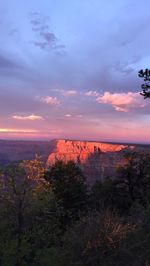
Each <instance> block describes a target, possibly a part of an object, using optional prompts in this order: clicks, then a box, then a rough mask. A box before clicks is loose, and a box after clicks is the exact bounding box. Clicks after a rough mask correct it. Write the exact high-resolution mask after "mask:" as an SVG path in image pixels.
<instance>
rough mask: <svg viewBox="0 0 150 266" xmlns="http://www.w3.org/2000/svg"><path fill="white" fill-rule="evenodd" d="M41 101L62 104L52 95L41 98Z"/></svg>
mask: <svg viewBox="0 0 150 266" xmlns="http://www.w3.org/2000/svg"><path fill="white" fill-rule="evenodd" d="M40 101H41V102H43V103H47V104H51V105H57V104H60V101H58V99H57V98H56V97H52V96H45V97H42V98H41V99H40Z"/></svg>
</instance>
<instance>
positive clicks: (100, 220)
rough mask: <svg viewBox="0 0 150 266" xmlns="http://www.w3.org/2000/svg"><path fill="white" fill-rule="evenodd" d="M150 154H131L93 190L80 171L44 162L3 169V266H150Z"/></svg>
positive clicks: (0, 261) (0, 207)
mask: <svg viewBox="0 0 150 266" xmlns="http://www.w3.org/2000/svg"><path fill="white" fill-rule="evenodd" d="M149 162H150V155H149V154H146V153H142V152H139V153H135V152H131V153H126V155H125V164H124V165H123V166H122V167H120V168H119V169H118V173H117V175H116V178H115V179H113V180H112V179H111V178H108V179H106V180H105V181H104V182H97V183H96V184H95V185H94V186H93V187H92V188H91V189H89V190H87V186H86V183H85V181H86V180H85V178H84V176H83V173H82V172H81V170H80V168H79V167H78V166H76V165H75V163H74V162H72V161H70V162H68V163H64V162H62V161H57V162H56V164H55V165H53V166H52V167H51V168H50V169H45V166H44V164H43V163H42V162H41V159H40V158H39V157H36V158H35V160H32V161H23V162H22V163H21V164H18V165H17V164H16V165H8V166H7V167H4V168H3V169H1V170H0V265H2V266H43V265H44V266H50V265H52V266H63V265H64V266H66V265H69V266H71V265H72V266H73V265H76V266H99V265H101V266H126V265H128V266H130V265H132V266H148V265H150V256H149V254H150V233H149V232H150V163H149Z"/></svg>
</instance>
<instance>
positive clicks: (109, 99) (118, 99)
mask: <svg viewBox="0 0 150 266" xmlns="http://www.w3.org/2000/svg"><path fill="white" fill-rule="evenodd" d="M96 101H97V102H98V103H104V104H110V105H112V106H113V108H114V109H115V110H116V111H118V112H128V111H130V110H131V109H134V108H143V107H144V106H145V105H146V103H145V101H144V99H143V97H141V96H140V94H139V92H127V93H110V92H108V91H106V92H105V93H104V95H103V96H99V97H98V98H97V99H96Z"/></svg>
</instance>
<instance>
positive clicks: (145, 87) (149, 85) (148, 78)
mask: <svg viewBox="0 0 150 266" xmlns="http://www.w3.org/2000/svg"><path fill="white" fill-rule="evenodd" d="M138 75H139V77H140V78H144V82H145V83H144V84H142V85H141V88H142V93H140V94H141V95H142V96H144V99H146V98H150V70H149V69H145V71H144V70H143V69H141V70H140V71H139V73H138Z"/></svg>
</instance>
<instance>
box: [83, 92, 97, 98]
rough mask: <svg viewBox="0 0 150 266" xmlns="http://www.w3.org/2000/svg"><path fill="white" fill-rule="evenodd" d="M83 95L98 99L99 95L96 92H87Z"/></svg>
mask: <svg viewBox="0 0 150 266" xmlns="http://www.w3.org/2000/svg"><path fill="white" fill-rule="evenodd" d="M85 95H86V96H90V97H98V96H99V93H98V92H97V91H88V92H86V93H85Z"/></svg>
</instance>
